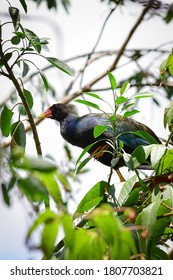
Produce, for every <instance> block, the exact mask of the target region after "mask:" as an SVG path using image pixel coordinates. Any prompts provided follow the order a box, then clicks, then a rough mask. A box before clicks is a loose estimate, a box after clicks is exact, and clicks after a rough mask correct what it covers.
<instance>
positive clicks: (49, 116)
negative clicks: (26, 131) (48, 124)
mask: <svg viewBox="0 0 173 280" xmlns="http://www.w3.org/2000/svg"><path fill="white" fill-rule="evenodd" d="M51 117H52V111H51V110H50V108H49V109H47V110H46V111H45V112H43V113H42V114H41V115H40V116H39V118H51Z"/></svg>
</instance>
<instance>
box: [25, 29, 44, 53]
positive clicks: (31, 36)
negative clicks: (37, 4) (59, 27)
mask: <svg viewBox="0 0 173 280" xmlns="http://www.w3.org/2000/svg"><path fill="white" fill-rule="evenodd" d="M24 32H25V35H26V37H27V39H28V40H29V42H30V44H31V45H32V46H33V47H34V49H35V50H36V51H37V52H38V53H40V52H41V42H40V39H39V37H38V36H37V35H36V34H35V33H34V32H33V31H32V30H29V29H27V28H25V29H24Z"/></svg>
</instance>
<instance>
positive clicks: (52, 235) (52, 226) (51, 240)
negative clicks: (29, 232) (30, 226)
mask: <svg viewBox="0 0 173 280" xmlns="http://www.w3.org/2000/svg"><path fill="white" fill-rule="evenodd" d="M58 228H59V224H58V223H57V219H54V220H51V221H47V222H46V223H45V225H44V228H43V232H42V239H41V246H40V248H41V249H42V250H43V253H44V259H45V258H46V259H50V258H51V257H52V255H53V249H54V245H55V241H56V238H57V233H58Z"/></svg>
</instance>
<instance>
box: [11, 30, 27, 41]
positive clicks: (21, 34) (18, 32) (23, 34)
mask: <svg viewBox="0 0 173 280" xmlns="http://www.w3.org/2000/svg"><path fill="white" fill-rule="evenodd" d="M14 34H16V35H17V36H18V37H19V38H21V39H24V38H25V37H26V35H25V33H23V32H20V31H16V32H14Z"/></svg>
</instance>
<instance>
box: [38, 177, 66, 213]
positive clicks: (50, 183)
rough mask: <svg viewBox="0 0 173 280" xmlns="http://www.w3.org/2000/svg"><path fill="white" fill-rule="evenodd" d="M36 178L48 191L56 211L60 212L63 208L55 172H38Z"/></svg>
mask: <svg viewBox="0 0 173 280" xmlns="http://www.w3.org/2000/svg"><path fill="white" fill-rule="evenodd" d="M38 176H39V179H40V180H41V182H42V183H43V185H44V187H45V188H46V189H47V190H48V192H49V193H50V195H51V196H52V198H53V200H54V201H55V203H56V204H57V207H58V209H59V210H62V209H63V208H64V206H63V201H62V197H61V192H60V189H59V185H58V183H57V181H56V178H55V172H50V173H47V172H46V173H44V172H40V173H39V174H38Z"/></svg>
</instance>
